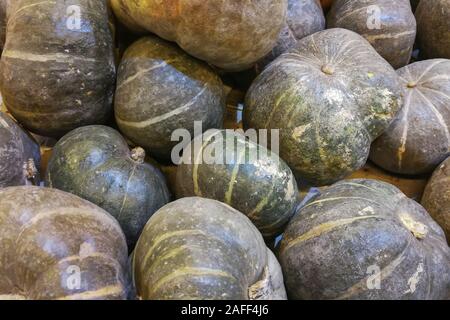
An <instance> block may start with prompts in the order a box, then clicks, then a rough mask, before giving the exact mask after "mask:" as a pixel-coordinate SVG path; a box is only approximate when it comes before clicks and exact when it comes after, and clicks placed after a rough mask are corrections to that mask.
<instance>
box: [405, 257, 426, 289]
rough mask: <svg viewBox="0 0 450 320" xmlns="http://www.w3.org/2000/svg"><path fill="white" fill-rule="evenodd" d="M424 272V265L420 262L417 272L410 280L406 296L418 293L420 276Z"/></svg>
mask: <svg viewBox="0 0 450 320" xmlns="http://www.w3.org/2000/svg"><path fill="white" fill-rule="evenodd" d="M423 271H424V269H423V263H422V262H420V263H419V265H418V266H417V270H416V272H415V273H414V274H413V275H412V276H411V278H409V279H408V285H409V289H408V290H406V291H405V292H404V294H407V293H414V292H416V289H417V284H418V283H419V281H420V279H421V278H420V274H421V273H422V272H423Z"/></svg>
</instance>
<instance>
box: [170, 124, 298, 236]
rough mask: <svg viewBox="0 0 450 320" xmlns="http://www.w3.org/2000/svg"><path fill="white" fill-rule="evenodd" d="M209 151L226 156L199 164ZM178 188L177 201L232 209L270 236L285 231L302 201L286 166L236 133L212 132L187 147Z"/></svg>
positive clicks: (197, 138) (290, 172)
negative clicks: (203, 200) (196, 199)
mask: <svg viewBox="0 0 450 320" xmlns="http://www.w3.org/2000/svg"><path fill="white" fill-rule="evenodd" d="M196 145H198V146H200V148H196V147H195V146H196ZM207 150H210V151H212V150H214V151H215V152H216V153H219V152H220V154H222V155H223V157H220V159H217V160H220V161H219V163H217V161H215V162H214V163H208V162H207V161H201V160H207V156H208V152H207ZM227 158H228V159H229V160H230V161H229V162H227ZM176 188H177V191H178V197H188V196H199V197H205V198H210V199H215V200H218V201H221V202H224V203H226V204H228V205H230V206H232V207H233V208H235V209H236V210H238V211H240V212H242V213H244V214H245V215H246V216H248V217H249V218H250V220H251V221H252V222H253V223H254V224H255V225H256V227H257V228H258V229H259V231H261V233H262V234H263V235H264V236H265V237H268V238H270V237H273V236H276V235H277V234H279V233H280V232H281V231H282V228H283V227H284V226H285V224H286V223H287V222H288V221H289V219H290V217H291V216H292V214H293V213H294V211H295V208H296V205H297V202H298V197H299V196H298V189H297V183H296V181H295V178H294V175H293V174H292V171H291V169H289V167H288V166H287V165H286V163H285V162H284V161H283V160H281V159H280V158H279V157H278V156H277V155H276V154H275V153H271V152H270V151H269V150H267V149H266V148H265V147H263V146H261V145H258V144H256V143H255V142H252V141H250V140H248V139H246V137H245V136H244V135H242V134H240V133H235V132H234V131H232V130H209V131H207V132H205V134H203V135H200V136H198V137H196V138H195V139H194V140H193V141H192V142H191V143H190V144H189V145H187V146H186V148H185V149H184V152H183V158H182V163H181V165H179V166H178V169H177V179H176Z"/></svg>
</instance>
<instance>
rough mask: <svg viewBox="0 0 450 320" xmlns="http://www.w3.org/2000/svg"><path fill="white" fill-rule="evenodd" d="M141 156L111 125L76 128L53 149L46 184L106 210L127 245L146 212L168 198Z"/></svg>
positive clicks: (148, 214)
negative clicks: (124, 237)
mask: <svg viewBox="0 0 450 320" xmlns="http://www.w3.org/2000/svg"><path fill="white" fill-rule="evenodd" d="M144 158H145V151H144V150H143V149H142V148H135V149H133V150H132V151H130V149H129V148H128V145H127V143H126V141H125V140H124V139H123V138H122V136H121V135H120V134H119V133H118V132H117V131H116V130H114V129H111V128H109V127H105V126H88V127H83V128H78V129H75V130H74V131H71V132H70V133H68V134H67V135H65V136H64V137H63V138H62V139H61V140H60V141H59V142H58V143H57V144H56V145H55V147H54V148H53V153H52V156H51V158H50V161H49V164H48V168H47V173H46V179H45V180H46V185H47V186H49V187H52V188H57V189H60V190H63V191H67V192H70V193H73V194H76V195H78V196H80V197H82V198H84V199H86V200H89V201H90V202H92V203H94V204H97V205H98V206H100V207H101V208H103V209H105V210H106V211H108V212H109V213H110V214H112V215H113V216H114V217H115V218H116V219H117V220H118V221H119V223H120V225H121V226H122V229H123V230H124V233H125V235H126V238H127V243H128V246H129V248H130V249H132V248H133V247H134V245H135V243H136V241H137V239H138V238H139V235H140V234H141V231H142V229H143V228H144V226H145V224H146V223H147V221H148V219H149V218H150V217H151V215H152V214H153V213H154V212H155V211H157V210H158V209H159V208H161V207H162V206H164V205H165V204H166V203H167V202H168V201H169V191H168V189H167V186H166V182H165V179H164V177H163V176H162V174H161V173H160V172H159V171H158V169H156V168H154V167H153V166H151V165H150V164H147V163H145V162H144Z"/></svg>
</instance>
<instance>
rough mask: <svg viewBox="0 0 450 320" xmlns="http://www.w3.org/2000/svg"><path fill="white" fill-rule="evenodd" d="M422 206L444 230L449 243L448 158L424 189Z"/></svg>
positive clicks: (449, 196) (449, 168)
mask: <svg viewBox="0 0 450 320" xmlns="http://www.w3.org/2000/svg"><path fill="white" fill-rule="evenodd" d="M422 205H423V206H424V207H425V209H427V211H428V212H429V213H430V215H431V216H432V217H433V218H434V219H435V220H436V221H437V223H439V225H440V226H441V227H442V229H444V232H445V234H446V236H447V241H448V243H450V157H449V158H447V160H445V161H444V162H443V163H442V164H441V165H440V166H439V167H438V168H437V169H436V170H435V172H434V173H433V176H432V177H431V179H430V181H429V182H428V184H427V186H426V188H425V192H424V194H423V198H422Z"/></svg>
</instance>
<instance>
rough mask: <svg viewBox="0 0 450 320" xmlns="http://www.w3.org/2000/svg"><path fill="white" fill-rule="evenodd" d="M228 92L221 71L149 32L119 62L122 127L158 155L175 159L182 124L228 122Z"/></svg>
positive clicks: (117, 104) (118, 104) (117, 101)
mask: <svg viewBox="0 0 450 320" xmlns="http://www.w3.org/2000/svg"><path fill="white" fill-rule="evenodd" d="M224 111H225V92H224V88H223V84H222V81H221V80H220V78H219V77H218V75H217V74H216V73H215V72H214V71H213V70H212V69H211V68H210V67H209V66H208V65H206V64H205V63H203V62H202V61H199V60H197V59H195V58H192V57H190V56H189V55H187V54H186V53H185V52H183V51H182V50H181V49H179V48H178V47H176V46H175V45H174V44H172V43H169V42H167V41H165V40H161V39H159V38H157V37H145V38H142V39H140V40H138V41H137V42H135V43H134V44H133V45H132V46H131V47H129V48H128V49H127V51H126V52H125V55H124V57H123V59H122V62H121V64H120V67H119V77H118V80H117V89H116V97H115V114H116V120H117V124H118V126H119V128H120V130H121V132H122V133H123V134H124V135H125V136H126V137H127V138H128V139H130V140H132V141H133V142H134V143H135V144H137V145H139V146H141V147H143V148H144V149H146V150H147V151H148V152H149V153H150V154H151V155H153V156H155V157H157V158H163V159H170V156H171V151H172V148H173V147H174V146H175V145H176V144H177V143H178V142H176V141H171V136H172V133H173V131H174V130H176V129H186V130H188V131H189V132H190V134H191V136H193V134H194V121H201V122H202V125H203V129H204V130H207V129H209V128H222V125H223V113H224Z"/></svg>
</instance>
